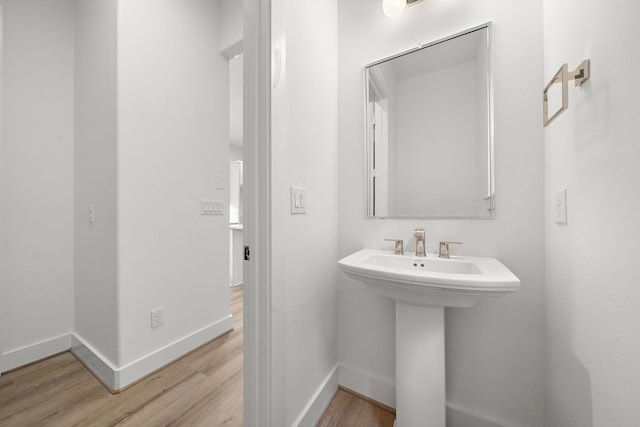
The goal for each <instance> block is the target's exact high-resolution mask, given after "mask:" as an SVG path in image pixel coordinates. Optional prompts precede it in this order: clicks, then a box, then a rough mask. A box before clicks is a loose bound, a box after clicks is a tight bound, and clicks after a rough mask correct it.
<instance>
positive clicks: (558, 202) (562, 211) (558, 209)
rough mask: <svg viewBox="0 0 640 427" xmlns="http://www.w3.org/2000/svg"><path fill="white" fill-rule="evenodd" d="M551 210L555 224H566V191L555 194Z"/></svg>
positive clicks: (564, 189)
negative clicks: (552, 210)
mask: <svg viewBox="0 0 640 427" xmlns="http://www.w3.org/2000/svg"><path fill="white" fill-rule="evenodd" d="M553 209H554V216H555V220H556V224H566V223H567V189H566V188H563V189H562V190H560V191H558V192H556V194H555V197H554V200H553Z"/></svg>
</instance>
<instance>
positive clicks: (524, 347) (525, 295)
mask: <svg viewBox="0 0 640 427" xmlns="http://www.w3.org/2000/svg"><path fill="white" fill-rule="evenodd" d="M338 12H339V13H338V18H339V19H338V23H339V26H338V27H339V32H338V34H339V35H338V41H339V44H338V46H339V57H338V89H339V90H338V94H339V95H338V117H339V123H338V125H339V126H338V137H339V179H340V187H339V188H340V190H339V207H340V209H339V218H340V220H339V256H340V257H342V256H345V255H347V254H349V253H351V252H354V251H356V250H358V249H361V248H363V247H372V248H388V249H391V246H390V244H389V243H388V242H383V239H384V238H391V237H392V238H396V237H400V238H404V239H405V244H406V248H407V249H408V250H412V247H413V245H414V244H415V240H414V239H413V238H412V230H413V228H416V227H424V228H425V229H426V232H427V250H428V251H430V252H434V251H435V250H436V248H437V245H438V241H439V240H460V241H462V242H464V245H462V246H461V247H456V248H454V251H455V252H457V253H459V254H476V255H485V256H493V257H497V258H498V259H499V260H500V261H502V262H503V263H504V264H505V265H506V266H507V267H509V268H510V269H511V270H512V271H513V272H514V273H515V274H516V275H517V276H518V277H519V278H520V279H521V281H522V286H521V288H520V290H519V291H518V292H516V293H514V294H513V295H509V296H506V297H502V298H500V299H495V300H488V301H483V302H480V303H478V304H477V305H476V306H475V307H472V308H466V309H450V310H447V318H446V322H447V336H446V340H447V361H446V363H447V383H448V385H447V386H448V390H447V399H448V401H449V402H450V403H453V404H456V405H458V406H459V407H460V408H462V409H463V410H466V411H473V412H475V413H477V414H479V415H481V416H483V417H485V418H493V419H499V420H503V422H504V423H507V422H508V423H511V424H512V425H516V426H539V425H542V424H543V412H544V411H543V388H544V385H543V381H544V337H543V280H544V255H543V250H544V240H543V238H544V236H543V234H544V233H543V227H544V222H543V210H542V206H543V203H544V200H543V191H544V186H543V180H544V176H543V168H544V166H543V160H544V159H543V132H542V128H541V126H540V90H541V87H540V82H541V81H542V32H541V30H542V21H541V18H542V9H541V4H540V2H538V1H526V2H510V1H506V0H502V1H488V0H481V1H475V2H468V1H462V0H452V1H447V2H439V1H426V2H421V3H419V4H417V5H414V6H412V7H410V8H407V9H406V10H405V11H404V13H403V14H402V15H401V16H400V17H399V18H397V19H395V20H392V19H388V18H386V17H385V16H384V14H383V13H382V10H381V7H380V5H379V3H375V2H373V3H372V2H370V1H366V0H354V1H350V2H340V3H339V8H338ZM487 21H493V22H494V28H493V29H494V33H493V36H494V43H495V44H494V48H495V56H494V65H495V68H494V70H495V74H494V82H495V89H494V95H495V123H496V128H495V152H496V191H497V203H496V204H497V206H496V209H497V213H496V219H495V220H365V219H364V188H363V187H364V186H363V177H364V170H363V158H364V156H363V151H362V150H363V145H364V144H363V140H364V135H363V132H364V126H363V120H364V117H363V106H362V103H363V83H362V67H363V66H364V65H366V64H368V63H371V62H373V61H374V60H376V59H379V58H384V57H387V56H389V55H392V54H394V53H397V52H401V51H404V50H407V49H408V48H411V47H413V46H415V45H417V44H418V43H419V42H429V41H431V40H435V39H439V38H441V37H444V36H446V35H449V34H452V33H456V32H458V31H460V30H463V29H466V28H470V27H472V26H476V25H478V24H481V23H484V22H487ZM525 63H526V64H527V67H523V66H522V64H525ZM471 126H475V124H472V125H471ZM339 277H340V279H339V286H340V287H339V316H338V318H339V323H338V324H339V341H338V348H339V361H340V363H341V364H342V365H344V368H341V371H340V382H341V383H342V384H344V385H347V386H350V387H352V388H354V389H356V390H357V391H359V392H361V393H363V394H365V395H368V396H371V397H373V398H375V399H377V400H380V401H382V402H384V403H387V404H390V405H393V404H394V403H395V402H394V381H395V374H394V364H395V356H394V347H395V346H394V306H393V303H392V302H391V300H387V299H384V298H382V297H378V296H376V295H374V294H372V293H371V292H369V291H367V290H366V289H365V288H364V286H363V285H362V284H360V283H358V282H356V281H353V280H350V279H348V278H347V277H346V276H344V275H343V274H341V275H340V276H339Z"/></svg>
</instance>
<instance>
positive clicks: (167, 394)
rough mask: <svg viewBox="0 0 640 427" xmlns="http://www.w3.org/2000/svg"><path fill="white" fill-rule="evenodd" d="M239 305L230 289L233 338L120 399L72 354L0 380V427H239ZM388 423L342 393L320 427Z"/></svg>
mask: <svg viewBox="0 0 640 427" xmlns="http://www.w3.org/2000/svg"><path fill="white" fill-rule="evenodd" d="M242 298H243V287H242V286H236V287H233V288H231V313H232V314H233V324H234V330H233V331H232V332H230V333H228V334H226V335H224V336H222V337H220V338H218V339H216V340H215V341H212V342H211V343H209V344H207V345H205V346H203V347H201V348H199V349H197V350H195V351H194V352H192V353H190V354H188V355H187V356H185V357H183V358H182V359H180V360H178V361H176V362H174V363H172V364H171V365H169V366H166V367H165V368H163V369H161V370H159V371H158V372H155V373H154V374H152V375H150V376H148V377H146V378H145V379H143V380H142V381H140V382H138V383H136V384H134V385H133V386H131V387H129V388H127V389H126V390H124V391H122V392H121V393H118V394H111V393H109V391H108V390H107V389H106V388H105V387H104V386H103V385H102V384H101V383H100V382H99V381H98V380H97V379H96V378H95V377H94V376H93V375H92V374H91V373H90V372H89V371H88V370H87V369H86V368H85V367H84V365H82V364H81V363H80V362H79V361H78V360H77V359H76V358H75V357H74V356H73V354H71V353H70V352H65V353H62V354H59V355H57V356H54V357H51V358H49V359H46V360H42V361H40V362H37V363H34V364H32V365H29V366H26V367H24V368H20V369H17V370H15V371H12V372H8V373H7V374H5V375H2V376H0V426H2V427H5V426H6V427H9V426H11V427H13V426H16V427H25V426H38V427H40V426H56V427H58V426H59V427H63V426H64V427H69V426H82V427H86V426H91V427H103V426H135V427H146V426H153V427H155V426H188V427H198V426H203V427H204V426H206V427H215V426H225V427H226V426H229V427H231V426H241V425H242V404H243V398H242V360H243V358H242V331H243V328H242V320H243V318H242ZM394 419H395V415H394V414H393V413H392V412H390V411H389V410H388V409H385V408H381V407H380V406H377V405H374V404H373V403H371V402H368V401H367V400H365V399H362V398H361V397H359V396H356V395H354V394H351V393H349V392H347V391H345V390H342V389H341V390H338V392H337V393H336V395H335V396H334V398H333V400H332V401H331V404H330V405H329V407H328V408H327V410H326V411H325V413H324V415H323V416H322V418H321V420H320V421H319V423H318V427H340V426H344V427H359V426H362V427H392V426H393V420H394Z"/></svg>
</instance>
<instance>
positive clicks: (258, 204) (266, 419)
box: [243, 0, 272, 427]
mask: <svg viewBox="0 0 640 427" xmlns="http://www.w3.org/2000/svg"><path fill="white" fill-rule="evenodd" d="M243 50H244V78H243V80H244V81H243V86H244V89H243V91H244V95H243V105H244V107H243V123H244V124H243V134H244V138H243V146H244V147H243V160H244V166H245V167H244V231H243V233H244V234H243V235H244V245H245V246H248V247H249V248H250V259H249V260H248V261H244V267H243V276H244V283H245V286H244V344H243V345H244V403H243V404H244V425H245V426H248V427H250V426H264V425H270V424H271V422H270V420H271V415H272V408H271V405H272V403H271V402H272V400H271V392H270V391H271V382H272V380H271V360H272V356H271V355H272V348H271V329H272V325H271V0H244V48H243Z"/></svg>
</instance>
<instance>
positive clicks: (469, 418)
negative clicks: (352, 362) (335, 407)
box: [338, 365, 516, 427]
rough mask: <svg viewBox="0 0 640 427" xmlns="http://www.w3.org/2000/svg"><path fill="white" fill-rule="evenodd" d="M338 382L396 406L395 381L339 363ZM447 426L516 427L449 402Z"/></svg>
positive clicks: (388, 404) (393, 406)
mask: <svg viewBox="0 0 640 427" xmlns="http://www.w3.org/2000/svg"><path fill="white" fill-rule="evenodd" d="M338 366H339V368H338V383H339V384H340V385H341V386H343V387H346V388H349V389H351V390H353V391H355V392H358V393H360V394H362V395H364V396H367V397H369V398H371V399H373V400H376V401H378V402H380V403H383V404H385V405H387V406H390V407H392V408H395V407H396V386H395V384H394V383H391V382H389V381H385V380H382V379H380V378H377V377H375V376H373V375H369V374H367V373H365V372H362V371H360V370H358V369H355V368H352V367H350V366H346V365H338ZM447 427H516V426H514V425H513V424H509V423H507V422H504V421H501V420H498V419H495V418H492V417H488V416H486V415H483V414H480V413H478V412H477V411H474V410H469V409H466V408H463V407H462V406H460V405H457V404H455V403H451V402H447Z"/></svg>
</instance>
